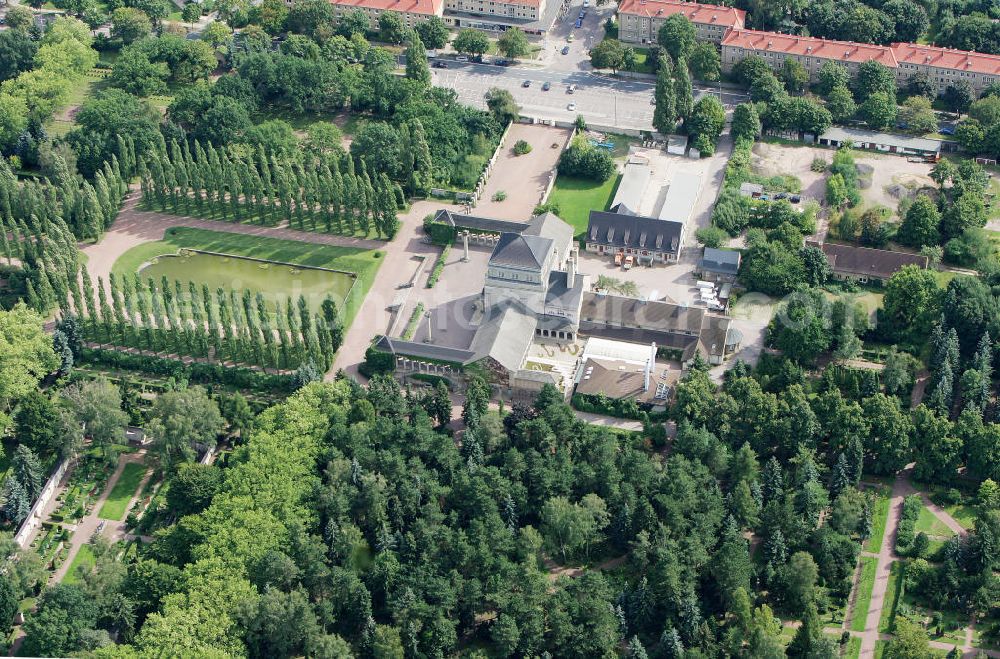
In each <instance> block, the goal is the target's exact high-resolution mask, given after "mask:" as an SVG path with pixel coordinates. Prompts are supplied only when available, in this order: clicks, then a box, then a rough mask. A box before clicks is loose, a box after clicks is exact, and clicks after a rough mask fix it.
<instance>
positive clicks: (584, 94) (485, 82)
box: [431, 60, 747, 130]
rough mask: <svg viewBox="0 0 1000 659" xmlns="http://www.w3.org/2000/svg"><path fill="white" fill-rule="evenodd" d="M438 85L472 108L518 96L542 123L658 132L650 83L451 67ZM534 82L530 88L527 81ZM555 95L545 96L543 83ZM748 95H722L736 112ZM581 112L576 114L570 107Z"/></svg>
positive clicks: (711, 90)
mask: <svg viewBox="0 0 1000 659" xmlns="http://www.w3.org/2000/svg"><path fill="white" fill-rule="evenodd" d="M431 73H432V78H433V81H434V84H435V85H437V86H438V87H448V88H450V89H454V90H455V91H456V92H457V93H458V98H459V99H460V100H461V101H462V102H464V103H467V104H469V105H473V106H475V107H479V108H485V107H486V101H485V100H484V96H485V94H486V92H487V91H489V90H490V88H492V87H499V88H501V89H506V90H508V91H509V92H511V94H513V96H514V99H515V100H516V101H517V103H518V105H520V106H521V113H522V114H523V115H525V116H529V117H535V118H538V119H546V120H548V119H554V120H557V121H573V120H574V119H576V117H577V115H583V117H584V119H586V120H587V121H588V122H589V123H592V124H597V125H600V126H616V127H619V128H626V129H632V130H651V129H652V127H653V109H654V107H653V103H652V101H653V90H654V88H655V86H656V85H655V84H653V83H652V82H648V81H645V80H625V79H619V78H614V77H611V76H608V75H602V74H598V73H594V72H592V71H581V70H576V71H555V70H539V69H535V68H523V67H512V66H511V67H504V66H494V65H492V64H474V63H471V62H468V63H463V62H456V61H453V60H451V61H449V62H448V68H446V69H431ZM526 80H527V81H530V86H529V87H524V86H523V84H524V81H526ZM546 82H547V83H549V85H550V86H551V89H550V90H549V91H542V85H543V83H546ZM569 85H576V86H577V89H576V92H575V93H573V94H570V93H568V92H567V88H568V87H569ZM719 93H720V90H719V88H718V87H704V86H699V87H696V88H695V96H696V97H698V98H700V97H701V96H703V95H705V94H714V95H718V94H719ZM746 98H747V97H746V94H742V93H737V92H732V91H730V90H723V91H722V101H723V103H724V104H725V105H728V106H732V105H735V104H737V103H740V102H742V101H744V100H746ZM570 103H575V104H576V109H575V110H570V109H569V107H568V106H569V104H570Z"/></svg>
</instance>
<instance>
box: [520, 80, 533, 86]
mask: <svg viewBox="0 0 1000 659" xmlns="http://www.w3.org/2000/svg"><path fill="white" fill-rule="evenodd" d="M521 86H522V87H530V86H531V81H530V80H525V81H524V82H522V83H521Z"/></svg>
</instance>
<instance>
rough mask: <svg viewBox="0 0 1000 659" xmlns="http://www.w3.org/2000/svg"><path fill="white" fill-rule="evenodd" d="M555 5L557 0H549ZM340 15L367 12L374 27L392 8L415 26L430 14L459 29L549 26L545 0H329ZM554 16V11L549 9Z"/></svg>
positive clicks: (530, 29)
mask: <svg viewBox="0 0 1000 659" xmlns="http://www.w3.org/2000/svg"><path fill="white" fill-rule="evenodd" d="M549 2H550V3H552V8H555V5H557V4H558V0H549ZM330 3H331V4H332V5H333V8H334V12H335V13H336V15H337V16H338V17H340V16H343V15H344V14H347V13H350V12H352V11H362V12H364V13H365V14H367V15H368V18H369V19H370V20H371V23H372V26H373V27H374V26H377V25H378V17H379V15H381V14H382V12H386V11H391V12H394V13H396V14H399V16H400V17H401V18H402V19H403V23H404V24H405V25H406V26H407V27H413V26H414V25H416V24H417V23H419V22H420V21H423V20H426V19H428V18H430V17H431V16H437V17H438V18H443V19H444V20H445V22H446V23H448V24H449V25H451V26H453V27H456V28H463V27H476V28H481V29H489V30H495V31H500V30H504V29H507V28H508V27H513V26H517V27H520V28H522V29H524V30H525V31H526V32H529V33H532V32H534V33H542V32H544V31H545V29H546V27H545V25H544V21H543V19H545V18H547V17H548V15H547V14H546V9H547V8H548V7H547V5H546V0H330ZM550 13H551V14H552V17H554V12H550Z"/></svg>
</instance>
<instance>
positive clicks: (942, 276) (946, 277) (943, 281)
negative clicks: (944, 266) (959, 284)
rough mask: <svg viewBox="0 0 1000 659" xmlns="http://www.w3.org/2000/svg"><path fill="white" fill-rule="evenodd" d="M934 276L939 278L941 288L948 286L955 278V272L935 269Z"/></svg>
mask: <svg viewBox="0 0 1000 659" xmlns="http://www.w3.org/2000/svg"><path fill="white" fill-rule="evenodd" d="M933 272H934V278H935V279H936V280H937V284H938V286H940V287H941V288H947V287H948V283H949V282H950V281H951V280H952V279H954V278H955V273H954V272H948V271H944V270H934V271H933Z"/></svg>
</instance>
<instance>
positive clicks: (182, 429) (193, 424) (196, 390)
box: [146, 387, 224, 469]
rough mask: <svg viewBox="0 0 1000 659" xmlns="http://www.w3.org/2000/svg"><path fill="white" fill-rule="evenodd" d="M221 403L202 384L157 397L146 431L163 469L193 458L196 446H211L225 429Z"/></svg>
mask: <svg viewBox="0 0 1000 659" xmlns="http://www.w3.org/2000/svg"><path fill="white" fill-rule="evenodd" d="M223 423H224V421H223V418H222V415H221V414H220V413H219V406H218V405H217V404H216V402H215V401H214V400H212V399H211V398H209V397H208V395H207V394H206V393H205V390H204V389H202V388H200V387H189V388H187V389H182V390H180V391H170V392H166V393H164V394H161V395H159V396H157V398H156V402H155V403H153V409H152V410H151V412H150V420H149V423H147V425H146V433H147V434H148V435H149V436H150V437H151V438H152V440H153V444H154V447H155V449H156V452H157V454H158V455H159V457H160V461H161V463H162V464H163V466H164V468H166V469H172V468H173V467H174V466H175V465H176V464H177V463H179V462H186V461H190V460H192V459H193V458H194V456H195V451H196V447H206V448H207V447H209V446H211V445H212V444H214V443H215V439H216V437H217V436H218V434H219V433H220V432H222V427H223Z"/></svg>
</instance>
